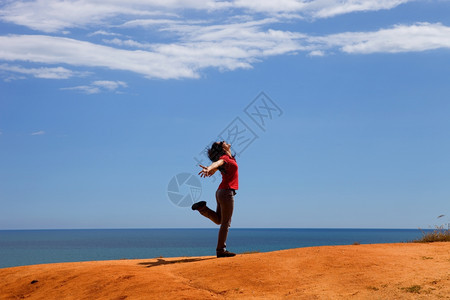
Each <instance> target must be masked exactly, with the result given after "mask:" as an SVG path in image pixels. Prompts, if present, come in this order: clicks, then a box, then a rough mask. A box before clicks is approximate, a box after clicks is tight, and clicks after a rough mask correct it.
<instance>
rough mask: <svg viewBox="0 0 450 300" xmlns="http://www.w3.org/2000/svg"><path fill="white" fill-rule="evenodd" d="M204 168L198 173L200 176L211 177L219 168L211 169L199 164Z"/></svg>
mask: <svg viewBox="0 0 450 300" xmlns="http://www.w3.org/2000/svg"><path fill="white" fill-rule="evenodd" d="M199 166H200V167H201V168H202V170H201V171H200V172H198V175H200V177H210V176H212V175H214V173H216V171H217V169H214V170H210V169H209V167H205V166H202V165H199Z"/></svg>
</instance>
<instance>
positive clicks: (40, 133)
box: [31, 130, 45, 135]
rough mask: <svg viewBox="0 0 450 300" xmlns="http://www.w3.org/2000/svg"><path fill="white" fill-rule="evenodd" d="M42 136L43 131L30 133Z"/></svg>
mask: <svg viewBox="0 0 450 300" xmlns="http://www.w3.org/2000/svg"><path fill="white" fill-rule="evenodd" d="M44 134H45V131H43V130H39V131H35V132H32V133H31V135H44Z"/></svg>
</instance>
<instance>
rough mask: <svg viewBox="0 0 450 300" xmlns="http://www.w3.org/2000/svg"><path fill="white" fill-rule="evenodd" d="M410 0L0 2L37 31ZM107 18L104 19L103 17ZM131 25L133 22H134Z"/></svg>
mask: <svg viewBox="0 0 450 300" xmlns="http://www.w3.org/2000/svg"><path fill="white" fill-rule="evenodd" d="M410 1H411V0H377V1H374V0H278V1H273V0H259V1H254V0H234V1H233V0H229V1H223V0H216V1H214V0H148V1H140V0H128V1H119V0H109V1H107V0H34V1H25V0H19V1H7V2H5V3H4V4H3V5H2V7H1V8H0V19H1V20H3V21H4V22H9V23H14V24H18V25H23V26H26V27H29V28H32V29H34V30H40V31H43V32H58V31H62V30H64V29H67V28H85V27H89V26H95V25H107V26H109V25H112V24H111V23H110V22H113V20H114V19H115V18H116V17H117V16H121V17H122V18H125V19H126V18H130V17H136V16H146V17H150V16H153V17H155V16H156V17H158V18H161V17H175V18H176V16H177V15H178V14H179V13H183V12H185V11H187V10H196V11H202V12H205V13H208V12H211V11H217V10H233V12H234V15H239V14H247V13H250V14H253V13H264V14H267V15H280V14H283V13H284V14H286V13H288V14H296V15H299V16H307V17H312V18H328V17H332V16H335V15H340V14H345V13H351V12H359V11H376V10H381V9H392V8H394V7H396V6H398V5H400V4H403V3H406V2H410ZM108 21H109V22H108ZM133 22H138V23H139V22H140V23H141V24H140V25H141V26H142V25H143V24H144V23H146V25H149V24H152V23H153V25H154V24H156V23H158V24H160V23H161V22H172V20H170V19H169V20H136V21H134V20H133V19H132V20H128V21H126V23H125V24H127V25H133V24H132V23H133ZM134 25H137V24H134Z"/></svg>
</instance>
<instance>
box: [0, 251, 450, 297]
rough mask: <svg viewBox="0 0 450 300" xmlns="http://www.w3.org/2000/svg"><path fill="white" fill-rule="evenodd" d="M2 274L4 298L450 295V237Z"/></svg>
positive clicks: (35, 268) (88, 264) (25, 269)
mask: <svg viewBox="0 0 450 300" xmlns="http://www.w3.org/2000/svg"><path fill="white" fill-rule="evenodd" d="M0 278H1V280H0V299H22V298H26V299H450V243H431V244H413V243H405V244H375V245H350V246H325V247H312V248H300V249H290V250H283V251H275V252H269V253H253V254H241V255H237V256H236V257H233V258H219V259H218V258H215V257H180V258H153V259H136V260H116V261H95V262H76V263H58V264H47V265H33V266H24V267H14V268H6V269H0ZM35 281H37V282H35ZM32 282H33V283H32Z"/></svg>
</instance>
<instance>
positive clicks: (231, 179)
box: [192, 141, 239, 257]
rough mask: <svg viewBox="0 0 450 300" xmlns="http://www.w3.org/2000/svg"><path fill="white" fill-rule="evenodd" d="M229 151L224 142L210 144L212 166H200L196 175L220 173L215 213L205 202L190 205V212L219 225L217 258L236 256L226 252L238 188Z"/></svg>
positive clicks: (209, 151)
mask: <svg viewBox="0 0 450 300" xmlns="http://www.w3.org/2000/svg"><path fill="white" fill-rule="evenodd" d="M230 149H231V145H230V144H227V143H226V142H225V141H223V142H215V143H214V144H212V146H211V148H209V149H208V157H209V159H210V160H211V161H212V164H211V165H209V166H208V167H205V166H202V165H200V167H201V168H202V170H201V171H200V172H199V173H198V174H199V175H200V177H209V176H212V175H213V174H214V173H215V172H216V171H217V170H219V171H220V173H222V182H221V183H220V185H219V188H218V189H217V191H216V201H217V209H216V211H213V210H211V209H210V208H208V207H207V206H206V202H205V201H200V202H197V203H194V204H193V205H192V210H198V211H199V213H200V214H202V215H203V216H205V217H207V218H208V219H210V220H211V221H213V222H214V223H216V224H217V225H220V229H219V237H218V240H217V248H216V254H217V257H231V256H235V255H236V254H234V253H232V252H229V251H227V250H226V241H227V235H228V228H229V227H230V224H231V216H232V215H233V207H234V195H236V190H237V189H238V188H239V182H238V165H237V163H236V159H235V158H234V156H233V155H231V151H230Z"/></svg>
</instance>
